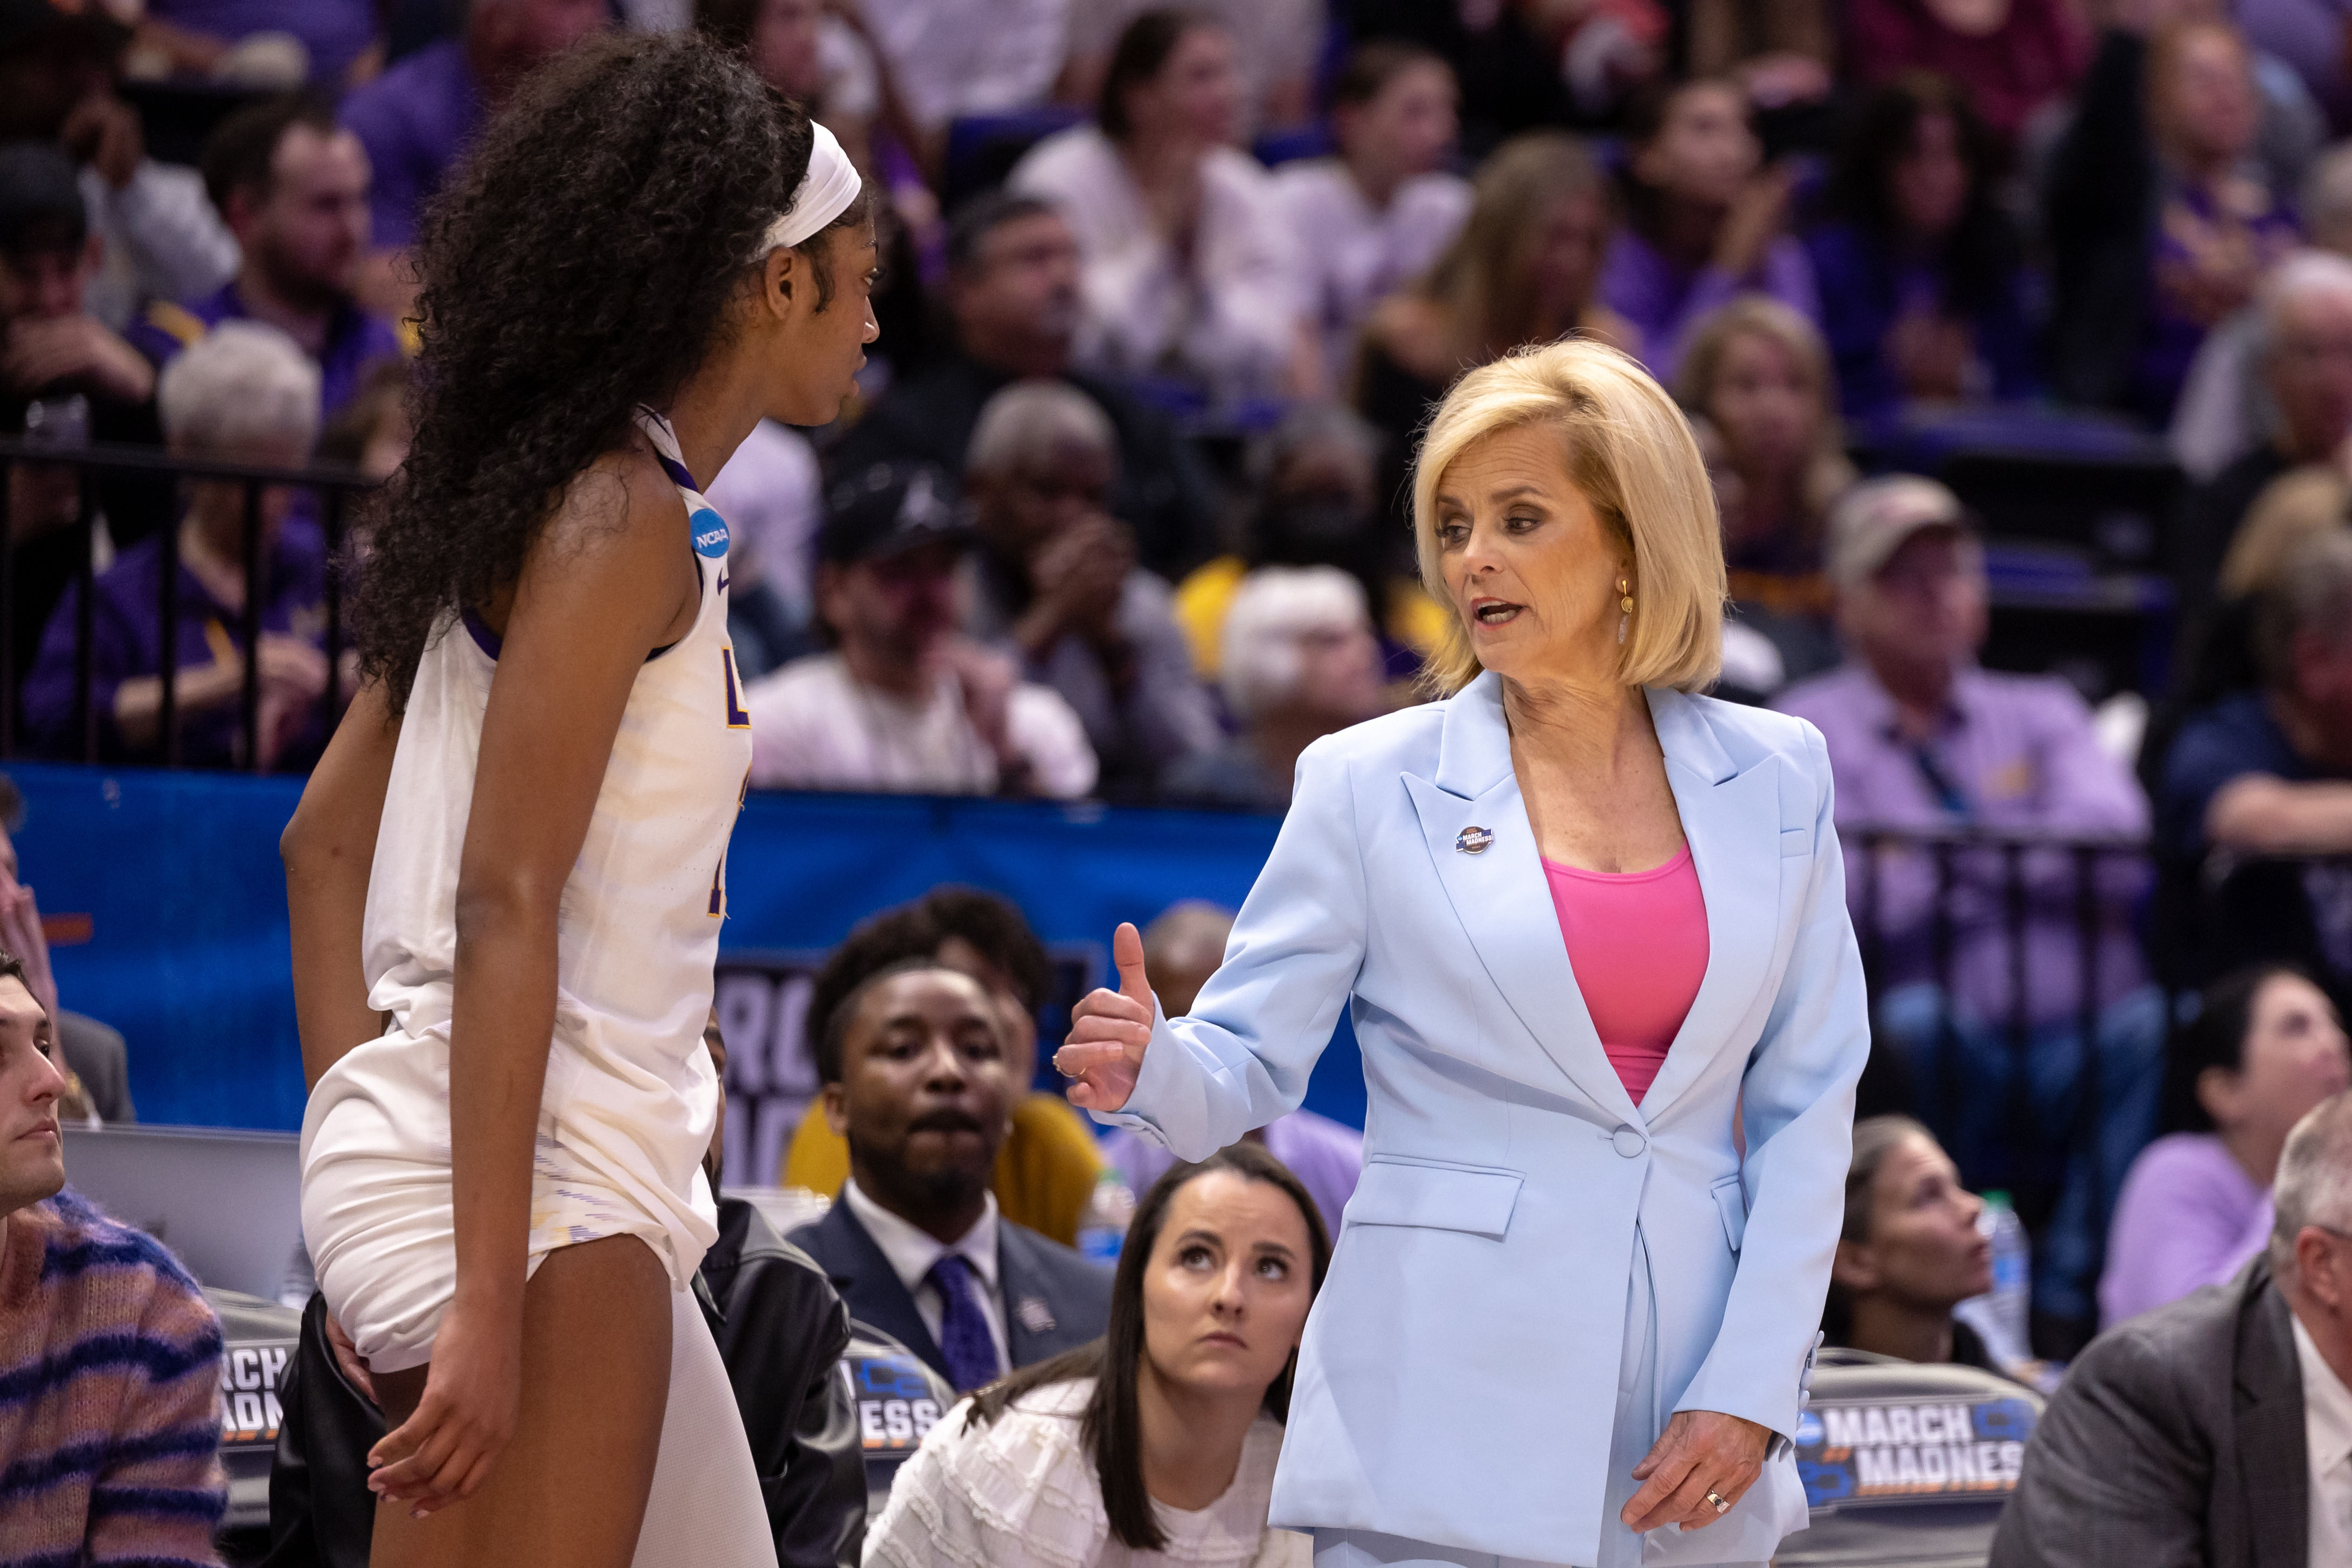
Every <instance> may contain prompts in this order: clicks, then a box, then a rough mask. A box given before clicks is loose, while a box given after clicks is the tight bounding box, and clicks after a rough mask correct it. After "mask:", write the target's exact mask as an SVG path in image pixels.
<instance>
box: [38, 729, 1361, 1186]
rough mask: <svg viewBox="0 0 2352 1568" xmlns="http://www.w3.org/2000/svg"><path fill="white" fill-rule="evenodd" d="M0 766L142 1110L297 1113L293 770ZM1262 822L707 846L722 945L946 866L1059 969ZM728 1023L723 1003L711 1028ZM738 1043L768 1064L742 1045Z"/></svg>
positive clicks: (1320, 1100) (1317, 1100)
mask: <svg viewBox="0 0 2352 1568" xmlns="http://www.w3.org/2000/svg"><path fill="white" fill-rule="evenodd" d="M9 775H10V776H11V777H12V778H14V779H15V780H16V784H17V785H18V787H19V788H20V789H22V790H23V791H24V794H25V797H26V804H27V806H28V811H27V814H26V821H25V825H24V826H23V828H22V829H21V831H20V832H19V833H18V835H17V837H16V847H17V853H18V856H19V858H20V860H21V862H22V866H23V876H24V879H25V881H26V883H27V884H28V885H30V886H31V887H32V888H33V889H35V892H36V893H37V897H38V899H39V901H40V906H41V911H42V913H43V915H44V917H45V918H47V921H49V922H50V924H51V926H52V927H53V929H55V930H57V931H59V932H60V933H61V934H62V935H64V936H66V937H67V938H68V941H67V942H63V943H60V944H59V945H57V946H55V947H54V948H53V949H52V957H53V960H54V963H55V965H56V969H57V975H58V990H59V994H60V997H61V999H62V1001H63V1004H64V1005H65V1006H67V1007H68V1008H71V1009H74V1010H77V1011H79V1012H84V1013H89V1014H91V1015H94V1016H98V1017H100V1018H103V1019H105V1020H106V1021H107V1022H109V1023H110V1024H112V1025H114V1026H116V1027H117V1028H119V1029H121V1031H122V1033H123V1035H124V1037H126V1038H127V1039H128V1040H129V1042H130V1049H131V1092H132V1094H133V1095H134V1097H135V1098H136V1099H137V1101H138V1105H139V1114H140V1118H141V1120H142V1121H151V1122H183V1123H192V1124H197V1125H207V1126H220V1127H265V1128H285V1129H292V1128H295V1127H299V1125H300V1124H301V1119H302V1099H303V1095H302V1075H301V1067H300V1057H299V1051H298V1048H297V1046H296V1042H295V1034H294V1005H293V995H292V992H291V990H290V989H289V984H288V980H287V943H286V934H287V916H286V891H285V883H284V880H283V878H282V876H281V874H280V870H279V867H278V833H279V831H280V830H281V829H282V828H283V827H284V826H285V825H286V821H287V818H288V817H289V816H291V815H292V813H293V810H294V804H295V801H296V800H297V798H298V797H299V795H300V793H301V782H300V781H299V780H298V779H272V778H249V777H243V776H237V775H230V774H217V773H210V774H208V773H166V772H160V771H139V770H123V771H116V772H109V771H106V770H103V769H96V768H82V767H68V766H59V765H51V764H18V765H16V766H13V767H11V768H10V769H9ZM1277 826H1279V822H1278V819H1276V818H1274V817H1268V816H1241V815H1223V814H1214V813H1200V812H1180V811H1160V810H1156V809H1141V808H1110V807H1105V806H1100V805H1042V804H1030V803H1015V802H999V801H984V800H946V799H935V798H929V797H909V796H877V795H752V796H751V799H750V800H749V802H748V803H747V804H746V805H745V807H744V810H743V815H742V817H741V819H740V821H739V822H738V823H737V824H736V827H735V837H734V841H733V844H732V846H731V847H730V850H729V853H728V871H727V886H728V898H729V909H730V915H729V919H728V921H727V924H726V927H725V929H724V931H723V932H722V933H721V936H720V939H719V940H720V961H721V968H722V970H727V969H729V968H730V965H734V966H739V967H740V966H749V967H750V968H751V969H757V968H759V967H760V966H761V965H763V964H766V963H770V962H771V961H774V962H777V963H780V964H781V966H782V967H783V968H797V967H803V966H804V965H805V963H806V962H807V961H808V960H809V959H810V958H811V957H812V956H814V955H815V954H819V953H822V952H824V950H825V949H827V948H829V947H831V946H832V945H833V944H834V943H835V942H838V941H839V940H840V939H841V938H842V936H843V935H845V933H846V932H847V931H848V930H849V928H850V927H851V926H852V925H853V924H855V923H856V921H859V920H861V919H863V918H864V917H865V916H866V915H868V914H871V913H873V912H874V911H875V910H879V909H882V908H884V907H886V906H887V905H890V904H895V903H898V902H901V901H903V900H908V899H911V898H914V897H916V896H917V895H919V894H920V893H922V892H923V891H924V890H925V889H929V888H930V887H932V886H934V885H936V884H938V883H940V882H963V883H969V884H971V885H974V886H977V887H983V888H991V889H996V890H997V891H999V892H1002V893H1003V894H1005V895H1006V896H1007V897H1009V898H1011V899H1012V900H1013V901H1015V902H1016V903H1018V904H1019V905H1020V906H1021V908H1022V910H1024V912H1025V913H1026V914H1027V915H1028V917H1029V920H1030V921H1031V923H1032V924H1033V925H1034V927H1035V928H1036V930H1037V931H1038V934H1039V935H1040V936H1042V937H1044V938H1045V941H1046V942H1048V943H1049V944H1051V945H1052V946H1053V948H1054V950H1055V956H1056V958H1057V959H1058V960H1060V961H1061V963H1060V967H1061V968H1062V969H1063V970H1064V971H1065V973H1066V974H1068V975H1069V976H1070V978H1071V981H1072V983H1073V984H1078V985H1091V984H1097V982H1098V981H1099V980H1100V979H1101V978H1102V977H1103V976H1104V975H1106V974H1107V973H1108V969H1109V963H1108V943H1109V939H1110V932H1111V929H1112V927H1113V926H1115V925H1116V924H1117V923H1118V921H1123V920H1131V921H1136V922H1138V923H1139V924H1140V923H1141V922H1143V921H1149V920H1150V918H1151V917H1152V916H1153V915H1155V914H1157V913H1158V912H1159V911H1160V910H1162V909H1165V908H1166V907H1167V906H1168V905H1169V904H1171V903H1172V902H1174V901H1175V900H1178V899H1183V898H1198V899H1208V900H1214V901H1216V902H1218V903H1222V904H1224V905H1227V906H1228V907H1231V906H1234V905H1238V904H1239V903H1240V901H1241V900H1242V898H1243V896H1244V894H1245V893H1247V892H1248V890H1249V888H1250V884H1251V882H1252V881H1253V880H1254V879H1255V878H1256V876H1257V872H1258V868H1259V867H1260V866H1262V865H1263V864H1264V862H1265V855H1266V852H1267V850H1268V849H1269V848H1270V847H1272V846H1273V843H1274V835H1275V831H1276V827H1277ZM85 932H86V934H85ZM77 938H78V939H79V940H74V939H77ZM779 972H780V973H781V969H780V971H779ZM723 1011H724V1007H723V998H722V1013H723ZM1049 1022H1050V1019H1049ZM732 1032H733V1030H732V1024H731V1022H730V1042H731V1039H732ZM1051 1044H1052V1042H1051V1041H1050V1040H1048V1041H1046V1042H1045V1046H1046V1047H1047V1048H1048V1049H1050V1047H1051ZM1334 1044H1335V1047H1336V1048H1334V1049H1332V1050H1330V1051H1327V1052H1326V1053H1325V1055H1324V1058H1323V1060H1322V1063H1321V1064H1320V1066H1319V1067H1318V1069H1317V1072H1316V1076H1315V1079H1314V1084H1313V1087H1312V1089H1310V1090H1309V1092H1308V1097H1307V1104H1308V1106H1309V1107H1311V1108H1312V1109H1315V1110H1320V1111H1322V1112H1323V1113H1325V1114H1326V1115H1329V1116H1334V1117H1337V1118H1339V1120H1341V1121H1348V1122H1349V1123H1352V1124H1354V1125H1358V1126H1360V1125H1361V1124H1362V1122H1363V1103H1364V1088H1363V1075H1362V1069H1361V1066H1360V1062H1359V1061H1358V1060H1357V1057H1356V1052H1355V1049H1354V1044H1353V1040H1352V1037H1349V1034H1348V1029H1347V1025H1346V1023H1345V1021H1344V1019H1343V1021H1342V1023H1341V1025H1340V1032H1339V1037H1337V1038H1336V1039H1335V1042H1334ZM744 1065H745V1070H746V1072H748V1073H751V1074H754V1075H758V1074H761V1073H763V1072H764V1073H767V1074H769V1075H770V1076H772V1077H775V1078H778V1079H782V1078H784V1077H787V1076H789V1075H788V1074H787V1073H786V1072H785V1071H784V1069H783V1068H782V1065H781V1064H771V1063H766V1062H763V1061H762V1060H761V1057H760V1056H759V1055H758V1054H756V1053H755V1054H754V1055H752V1056H751V1057H750V1058H747V1059H746V1061H745V1064H744ZM729 1077H730V1085H731V1086H732V1087H735V1088H737V1089H743V1088H750V1089H755V1090H756V1089H761V1087H763V1085H762V1083H761V1081H758V1080H757V1079H755V1080H754V1081H752V1082H751V1083H749V1084H743V1083H738V1082H736V1079H737V1078H738V1074H737V1073H736V1071H735V1070H734V1068H733V1067H732V1065H730V1074H729ZM730 1163H731V1162H730ZM747 1174H748V1173H747ZM730 1177H731V1178H732V1179H744V1178H743V1177H740V1176H735V1175H734V1173H731V1172H730ZM751 1179H758V1178H756V1177H753V1178H751Z"/></svg>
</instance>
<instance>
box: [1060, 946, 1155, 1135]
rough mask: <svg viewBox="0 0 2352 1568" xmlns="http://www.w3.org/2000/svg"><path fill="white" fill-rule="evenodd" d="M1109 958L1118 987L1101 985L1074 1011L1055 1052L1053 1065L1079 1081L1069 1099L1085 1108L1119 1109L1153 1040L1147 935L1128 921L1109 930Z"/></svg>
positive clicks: (1074, 1085)
mask: <svg viewBox="0 0 2352 1568" xmlns="http://www.w3.org/2000/svg"><path fill="white" fill-rule="evenodd" d="M1110 960H1111V963H1113V964H1115V965H1117V966H1118V990H1116V991H1107V990H1104V989H1102V988H1101V987H1099V986H1097V988H1096V989H1095V990H1093V991H1091V992H1089V993H1087V995H1086V997H1085V998H1084V999H1083V1000H1081V1001H1080V1002H1079V1003H1078V1005H1077V1006H1076V1007H1075V1008H1073V1009H1072V1010H1071V1013H1070V1039H1069V1043H1068V1044H1067V1045H1065V1046H1064V1047H1062V1048H1061V1049H1060V1050H1058V1051H1056V1052H1055V1053H1054V1067H1055V1070H1056V1071H1058V1072H1060V1073H1061V1074H1062V1075H1063V1076H1064V1077H1066V1078H1074V1079H1077V1080H1078V1081H1077V1082H1076V1083H1074V1084H1072V1085H1071V1086H1070V1103H1071V1104H1072V1105H1075V1106H1077V1107H1079V1108H1080V1109H1081V1110H1118V1108H1119V1107H1120V1106H1122V1105H1125V1104H1126V1103H1127V1097H1128V1096H1129V1095H1130V1094H1133V1093H1134V1092H1135V1080H1136V1078H1137V1077H1138V1076H1139V1074H1140V1073H1141V1072H1142V1071H1143V1048H1144V1047H1146V1046H1148V1045H1150V1043H1151V1019H1152V1015H1153V1012H1154V1010H1155V1009H1154V1006H1153V1004H1152V999H1151V983H1150V981H1149V980H1147V979H1146V978H1145V977H1144V973H1143V935H1142V933H1141V932H1139V931H1137V930H1136V929H1135V927H1134V925H1133V924H1132V923H1131V922H1129V921H1120V922H1119V927H1118V931H1114V932H1113V933H1112V934H1111V939H1110Z"/></svg>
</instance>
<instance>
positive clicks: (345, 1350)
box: [320, 1312, 429, 1405]
mask: <svg viewBox="0 0 2352 1568" xmlns="http://www.w3.org/2000/svg"><path fill="white" fill-rule="evenodd" d="M320 1319H321V1320H322V1321H324V1322H325V1323H326V1325H327V1349H328V1350H329V1351H331V1352H333V1354H334V1358H335V1365H336V1366H337V1367H338V1368H340V1369H341V1372H342V1374H343V1376H344V1378H345V1379H346V1380H348V1381H349V1382H350V1384H351V1385H352V1387H353V1388H356V1389H358V1390H359V1391H360V1392H361V1393H362V1394H365V1395H366V1396H367V1399H368V1403H369V1404H371V1405H373V1404H374V1403H376V1397H375V1378H374V1377H373V1375H372V1374H371V1373H369V1372H368V1363H366V1362H365V1361H363V1360H362V1359H361V1357H360V1348H359V1346H357V1345H355V1344H353V1343H352V1336H351V1335H349V1334H347V1333H345V1332H343V1325H342V1324H341V1323H339V1322H337V1321H335V1314H334V1313H332V1312H322V1313H320ZM428 1375H429V1374H428Z"/></svg>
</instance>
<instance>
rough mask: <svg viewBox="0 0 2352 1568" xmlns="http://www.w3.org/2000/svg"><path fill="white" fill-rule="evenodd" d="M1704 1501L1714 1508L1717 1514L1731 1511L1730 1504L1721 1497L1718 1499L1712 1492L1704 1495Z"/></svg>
mask: <svg viewBox="0 0 2352 1568" xmlns="http://www.w3.org/2000/svg"><path fill="white" fill-rule="evenodd" d="M1706 1500H1707V1501H1708V1502H1709V1503H1710V1504H1712V1505H1713V1506H1714V1509H1715V1511H1716V1512H1717V1513H1729V1512H1730V1511H1731V1504H1729V1503H1728V1502H1727V1501H1725V1500H1723V1499H1722V1498H1721V1497H1718V1496H1717V1495H1716V1494H1715V1493H1714V1492H1709V1493H1707V1494H1706Z"/></svg>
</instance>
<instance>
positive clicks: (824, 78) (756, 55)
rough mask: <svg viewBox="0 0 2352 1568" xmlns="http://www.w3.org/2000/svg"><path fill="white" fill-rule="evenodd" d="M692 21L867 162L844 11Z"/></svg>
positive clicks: (718, 14)
mask: <svg viewBox="0 0 2352 1568" xmlns="http://www.w3.org/2000/svg"><path fill="white" fill-rule="evenodd" d="M976 9H983V10H984V9H985V7H976ZM694 25H695V26H698V27H699V28H701V29H702V30H703V31H704V32H705V33H708V34H709V35H710V37H712V38H713V39H715V40H716V41H718V42H719V43H720V44H723V45H725V46H726V47H729V48H734V49H740V50H742V51H743V52H744V54H745V56H746V58H748V59H749V60H750V61H751V68H752V69H753V70H754V71H757V72H758V73H759V75H760V79H761V80H762V81H764V82H766V83H767V84H768V85H769V86H770V87H772V88H774V89H776V90H777V91H778V92H781V93H782V94H783V95H784V96H785V97H787V98H790V99H792V100H793V101H795V102H796V103H798V104H800V105H801V107H802V108H803V109H805V110H808V115H809V118H810V119H811V120H814V121H816V122H817V123H818V124H820V125H822V126H824V128H825V129H826V130H827V131H830V132H833V133H834V136H835V138H836V139H837V140H839V142H841V146H842V150H843V151H844V152H845V153H848V154H849V161H850V162H851V163H855V164H856V165H857V167H858V168H859V169H860V170H861V171H863V170H870V169H872V168H873V166H874V125H875V121H876V120H877V117H879V116H880V114H881V112H882V83H881V77H880V73H879V71H878V70H877V67H876V64H875V59H874V53H873V50H872V49H871V48H869V47H867V45H866V40H865V39H864V38H863V37H860V36H859V32H858V29H857V27H856V26H852V24H851V22H850V21H849V19H848V17H847V16H845V14H843V13H840V12H836V11H835V10H833V9H831V8H830V7H828V6H827V5H825V4H824V0H694ZM732 515H733V514H731V513H730V514H729V516H730V522H731V521H732Z"/></svg>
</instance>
